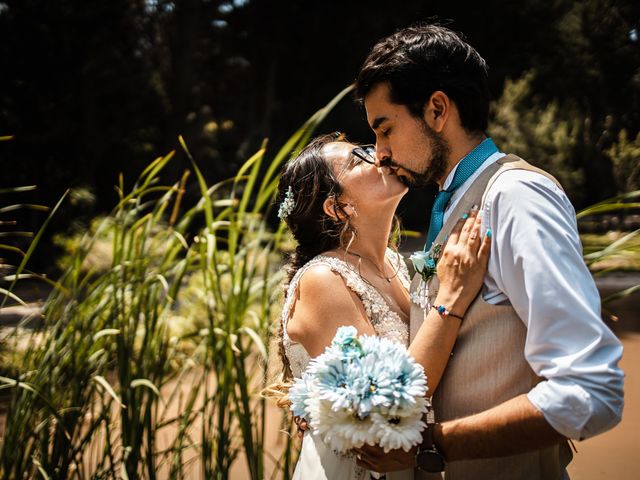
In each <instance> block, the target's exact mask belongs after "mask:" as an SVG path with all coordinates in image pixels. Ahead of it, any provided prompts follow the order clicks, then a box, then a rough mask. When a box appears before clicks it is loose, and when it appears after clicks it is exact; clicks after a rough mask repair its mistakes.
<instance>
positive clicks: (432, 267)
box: [409, 243, 442, 282]
mask: <svg viewBox="0 0 640 480" xmlns="http://www.w3.org/2000/svg"><path fill="white" fill-rule="evenodd" d="M441 251H442V245H441V244H439V243H434V244H433V245H432V246H431V249H430V250H429V251H428V252H425V251H424V250H420V251H418V252H414V253H413V254H412V255H411V257H409V259H410V260H411V263H413V268H414V269H415V270H416V272H417V273H419V274H420V275H422V279H423V280H424V281H425V282H426V281H427V280H429V279H430V278H431V277H433V276H434V275H435V274H436V271H437V266H438V259H439V258H440V252H441Z"/></svg>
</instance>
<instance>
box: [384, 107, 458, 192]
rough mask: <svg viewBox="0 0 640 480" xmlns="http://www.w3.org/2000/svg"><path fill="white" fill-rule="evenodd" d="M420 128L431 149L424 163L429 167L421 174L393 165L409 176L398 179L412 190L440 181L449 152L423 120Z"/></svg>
mask: <svg viewBox="0 0 640 480" xmlns="http://www.w3.org/2000/svg"><path fill="white" fill-rule="evenodd" d="M422 128H423V132H424V134H425V136H426V137H427V139H428V141H429V143H430V147H431V157H430V158H429V159H428V160H427V161H426V162H425V163H427V164H428V165H429V166H428V167H427V168H426V169H425V171H423V172H416V171H415V170H411V169H408V168H406V167H403V166H400V165H398V164H395V165H397V166H398V167H400V168H401V169H402V170H404V171H405V172H407V173H408V174H409V175H401V176H400V179H401V181H402V183H404V184H405V185H407V186H408V187H412V188H414V187H422V186H425V185H429V184H432V183H436V182H437V181H438V180H440V179H441V178H442V177H443V175H444V172H445V171H446V170H447V157H448V156H449V153H450V152H451V148H450V147H449V144H448V143H447V141H446V140H445V139H444V138H442V135H441V134H439V133H438V132H435V131H434V130H432V129H431V128H430V127H429V125H427V122H425V121H424V120H423V121H422ZM392 163H393V160H392ZM403 173H404V172H403Z"/></svg>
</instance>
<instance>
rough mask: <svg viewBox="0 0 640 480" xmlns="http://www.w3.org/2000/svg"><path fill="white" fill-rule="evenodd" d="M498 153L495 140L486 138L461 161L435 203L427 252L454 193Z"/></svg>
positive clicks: (436, 234) (426, 245)
mask: <svg viewBox="0 0 640 480" xmlns="http://www.w3.org/2000/svg"><path fill="white" fill-rule="evenodd" d="M497 151H498V147H496V144H495V143H493V140H491V139H490V138H486V139H485V140H484V141H483V142H482V143H480V145H478V146H477V147H476V148H474V149H473V150H471V152H469V153H468V154H467V155H466V156H465V157H464V158H463V159H462V160H460V163H459V164H458V168H457V169H456V173H455V174H454V176H453V181H452V182H451V185H449V188H447V189H446V190H440V192H438V195H437V196H436V200H435V202H434V203H433V210H431V222H430V223H429V233H428V234H427V243H425V245H424V249H425V251H426V250H428V249H430V248H431V245H432V244H433V241H434V240H435V239H436V237H437V236H438V233H439V232H440V230H441V229H442V222H443V220H444V210H445V208H447V204H448V203H449V200H451V197H452V196H453V193H454V192H455V191H456V190H457V189H458V187H459V186H460V185H462V184H463V183H464V182H466V181H467V179H468V178H469V177H470V176H471V175H473V172H475V171H476V170H477V169H478V167H479V166H480V165H482V164H483V163H484V161H485V160H486V159H487V158H489V157H490V156H491V155H493V154H494V153H496V152H497Z"/></svg>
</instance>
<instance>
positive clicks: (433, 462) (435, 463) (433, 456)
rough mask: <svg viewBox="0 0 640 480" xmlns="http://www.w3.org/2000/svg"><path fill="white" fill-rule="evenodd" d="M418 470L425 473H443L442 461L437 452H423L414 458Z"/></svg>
mask: <svg viewBox="0 0 640 480" xmlns="http://www.w3.org/2000/svg"><path fill="white" fill-rule="evenodd" d="M416 462H417V464H418V468H420V469H421V470H424V471H425V472H434V473H435V472H442V471H444V459H443V458H442V455H440V454H439V453H438V451H437V450H423V451H421V452H420V453H419V454H418V457H417V458H416Z"/></svg>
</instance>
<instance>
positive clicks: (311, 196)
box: [279, 135, 489, 480]
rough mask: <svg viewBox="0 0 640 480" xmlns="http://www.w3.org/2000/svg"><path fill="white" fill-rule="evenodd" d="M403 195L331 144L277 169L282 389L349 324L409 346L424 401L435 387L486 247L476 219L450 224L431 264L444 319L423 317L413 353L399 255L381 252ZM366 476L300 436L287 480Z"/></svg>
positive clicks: (340, 142)
mask: <svg viewBox="0 0 640 480" xmlns="http://www.w3.org/2000/svg"><path fill="white" fill-rule="evenodd" d="M407 190H408V187H407V186H406V185H405V184H404V183H403V181H402V179H401V178H400V177H398V176H396V175H395V174H394V172H393V171H392V170H390V169H389V168H377V167H376V166H375V165H374V157H373V151H372V149H369V148H362V147H358V146H357V145H354V144H351V143H349V142H347V141H346V140H344V139H343V138H342V137H336V136H335V135H325V136H322V137H319V138H316V139H315V140H313V141H312V142H311V143H310V144H309V145H308V146H307V147H306V148H305V149H304V150H302V151H301V152H300V154H299V155H297V156H296V157H295V158H294V159H292V160H291V161H290V162H288V163H287V165H286V166H285V168H284V171H283V173H282V176H281V179H280V185H279V193H280V198H281V201H282V203H281V206H280V211H279V216H280V217H281V218H283V219H284V220H285V221H286V223H287V225H288V227H289V228H290V229H291V232H292V233H293V236H294V238H295V240H296V241H297V248H296V250H295V253H294V254H293V255H292V256H291V258H290V261H289V264H288V282H287V287H286V296H285V302H284V307H283V312H282V323H281V328H280V332H279V341H280V357H281V360H282V363H283V366H282V370H283V372H282V373H283V380H284V382H289V383H290V382H291V381H292V379H293V378H294V377H300V376H301V375H302V373H303V372H304V370H305V368H306V366H307V364H308V362H309V360H310V358H313V357H316V356H317V355H319V354H320V353H322V352H323V351H324V349H325V347H327V346H328V345H329V344H330V343H331V340H332V339H333V337H334V335H335V333H336V330H337V328H338V327H340V326H342V325H352V326H354V327H355V328H356V329H357V330H358V334H360V335H362V334H367V335H380V336H383V337H386V338H389V339H391V340H393V341H396V342H399V343H402V344H403V345H405V346H407V347H409V351H410V353H412V355H414V357H415V359H416V361H418V362H419V363H421V364H422V366H423V367H424V369H425V373H426V375H427V380H428V387H429V391H430V393H431V394H432V393H433V391H434V390H435V388H436V387H437V385H438V382H439V380H440V378H441V376H442V373H443V371H444V369H445V367H446V363H447V360H448V358H449V356H450V353H451V349H452V348H453V344H454V342H455V338H456V335H457V332H458V328H459V326H460V322H461V320H460V319H459V318H462V317H463V316H464V313H465V311H466V309H467V307H468V306H469V304H470V303H471V301H472V300H473V298H474V297H475V296H476V294H477V292H478V291H479V289H480V286H481V285H482V279H483V276H484V271H485V269H486V263H487V258H488V251H489V242H488V241H486V240H484V241H482V240H481V236H479V235H478V232H479V229H480V221H479V217H478V216H477V213H476V210H474V211H472V212H471V213H470V214H469V217H468V219H466V220H465V219H461V220H460V221H459V222H458V225H457V226H456V228H455V229H454V231H453V232H452V234H451V235H450V238H449V240H448V242H447V244H446V246H445V247H444V249H443V252H442V255H441V258H440V261H439V262H438V276H439V279H440V289H439V292H438V296H437V298H436V301H435V305H444V306H446V308H447V310H448V311H449V312H451V314H450V315H449V316H447V317H446V318H443V317H442V316H441V315H440V314H439V313H438V311H437V310H435V309H431V310H430V311H429V312H428V314H427V315H426V319H425V322H424V323H423V325H422V326H421V327H420V330H419V331H418V332H417V335H415V338H414V339H413V342H412V345H416V346H418V348H416V349H415V351H413V349H412V348H411V347H410V345H409V311H410V299H409V293H408V292H409V282H410V280H409V274H408V271H407V267H406V266H405V263H404V261H403V259H402V257H401V256H400V254H398V253H397V251H395V250H393V249H392V248H390V245H391V244H392V239H393V238H394V236H395V233H397V222H396V219H395V216H394V213H395V210H396V208H397V206H398V204H399V202H400V200H401V199H402V197H403V196H404V195H405V194H406V193H407ZM394 225H395V227H396V229H395V230H394V228H393V227H394ZM456 317H459V318H456ZM425 350H426V351H428V356H427V355H425V354H424V353H423V352H425ZM408 455H415V451H413V452H409V453H408ZM369 475H370V472H369V471H368V470H366V469H365V468H363V467H361V466H359V465H358V463H357V458H356V456H355V455H353V454H350V455H340V454H338V453H335V452H333V451H332V450H331V449H330V448H329V447H328V446H327V445H325V444H324V443H323V442H322V440H320V439H319V438H317V437H316V436H314V435H312V434H311V431H310V430H306V431H305V432H304V437H303V441H302V449H301V452H300V457H299V460H298V463H297V465H296V469H295V473H294V477H293V478H294V479H299V480H325V479H326V480H347V479H349V480H351V479H362V478H369ZM386 478H387V479H389V480H404V479H412V478H413V472H412V471H411V470H405V471H401V472H394V473H392V474H388V475H387V476H386Z"/></svg>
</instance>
